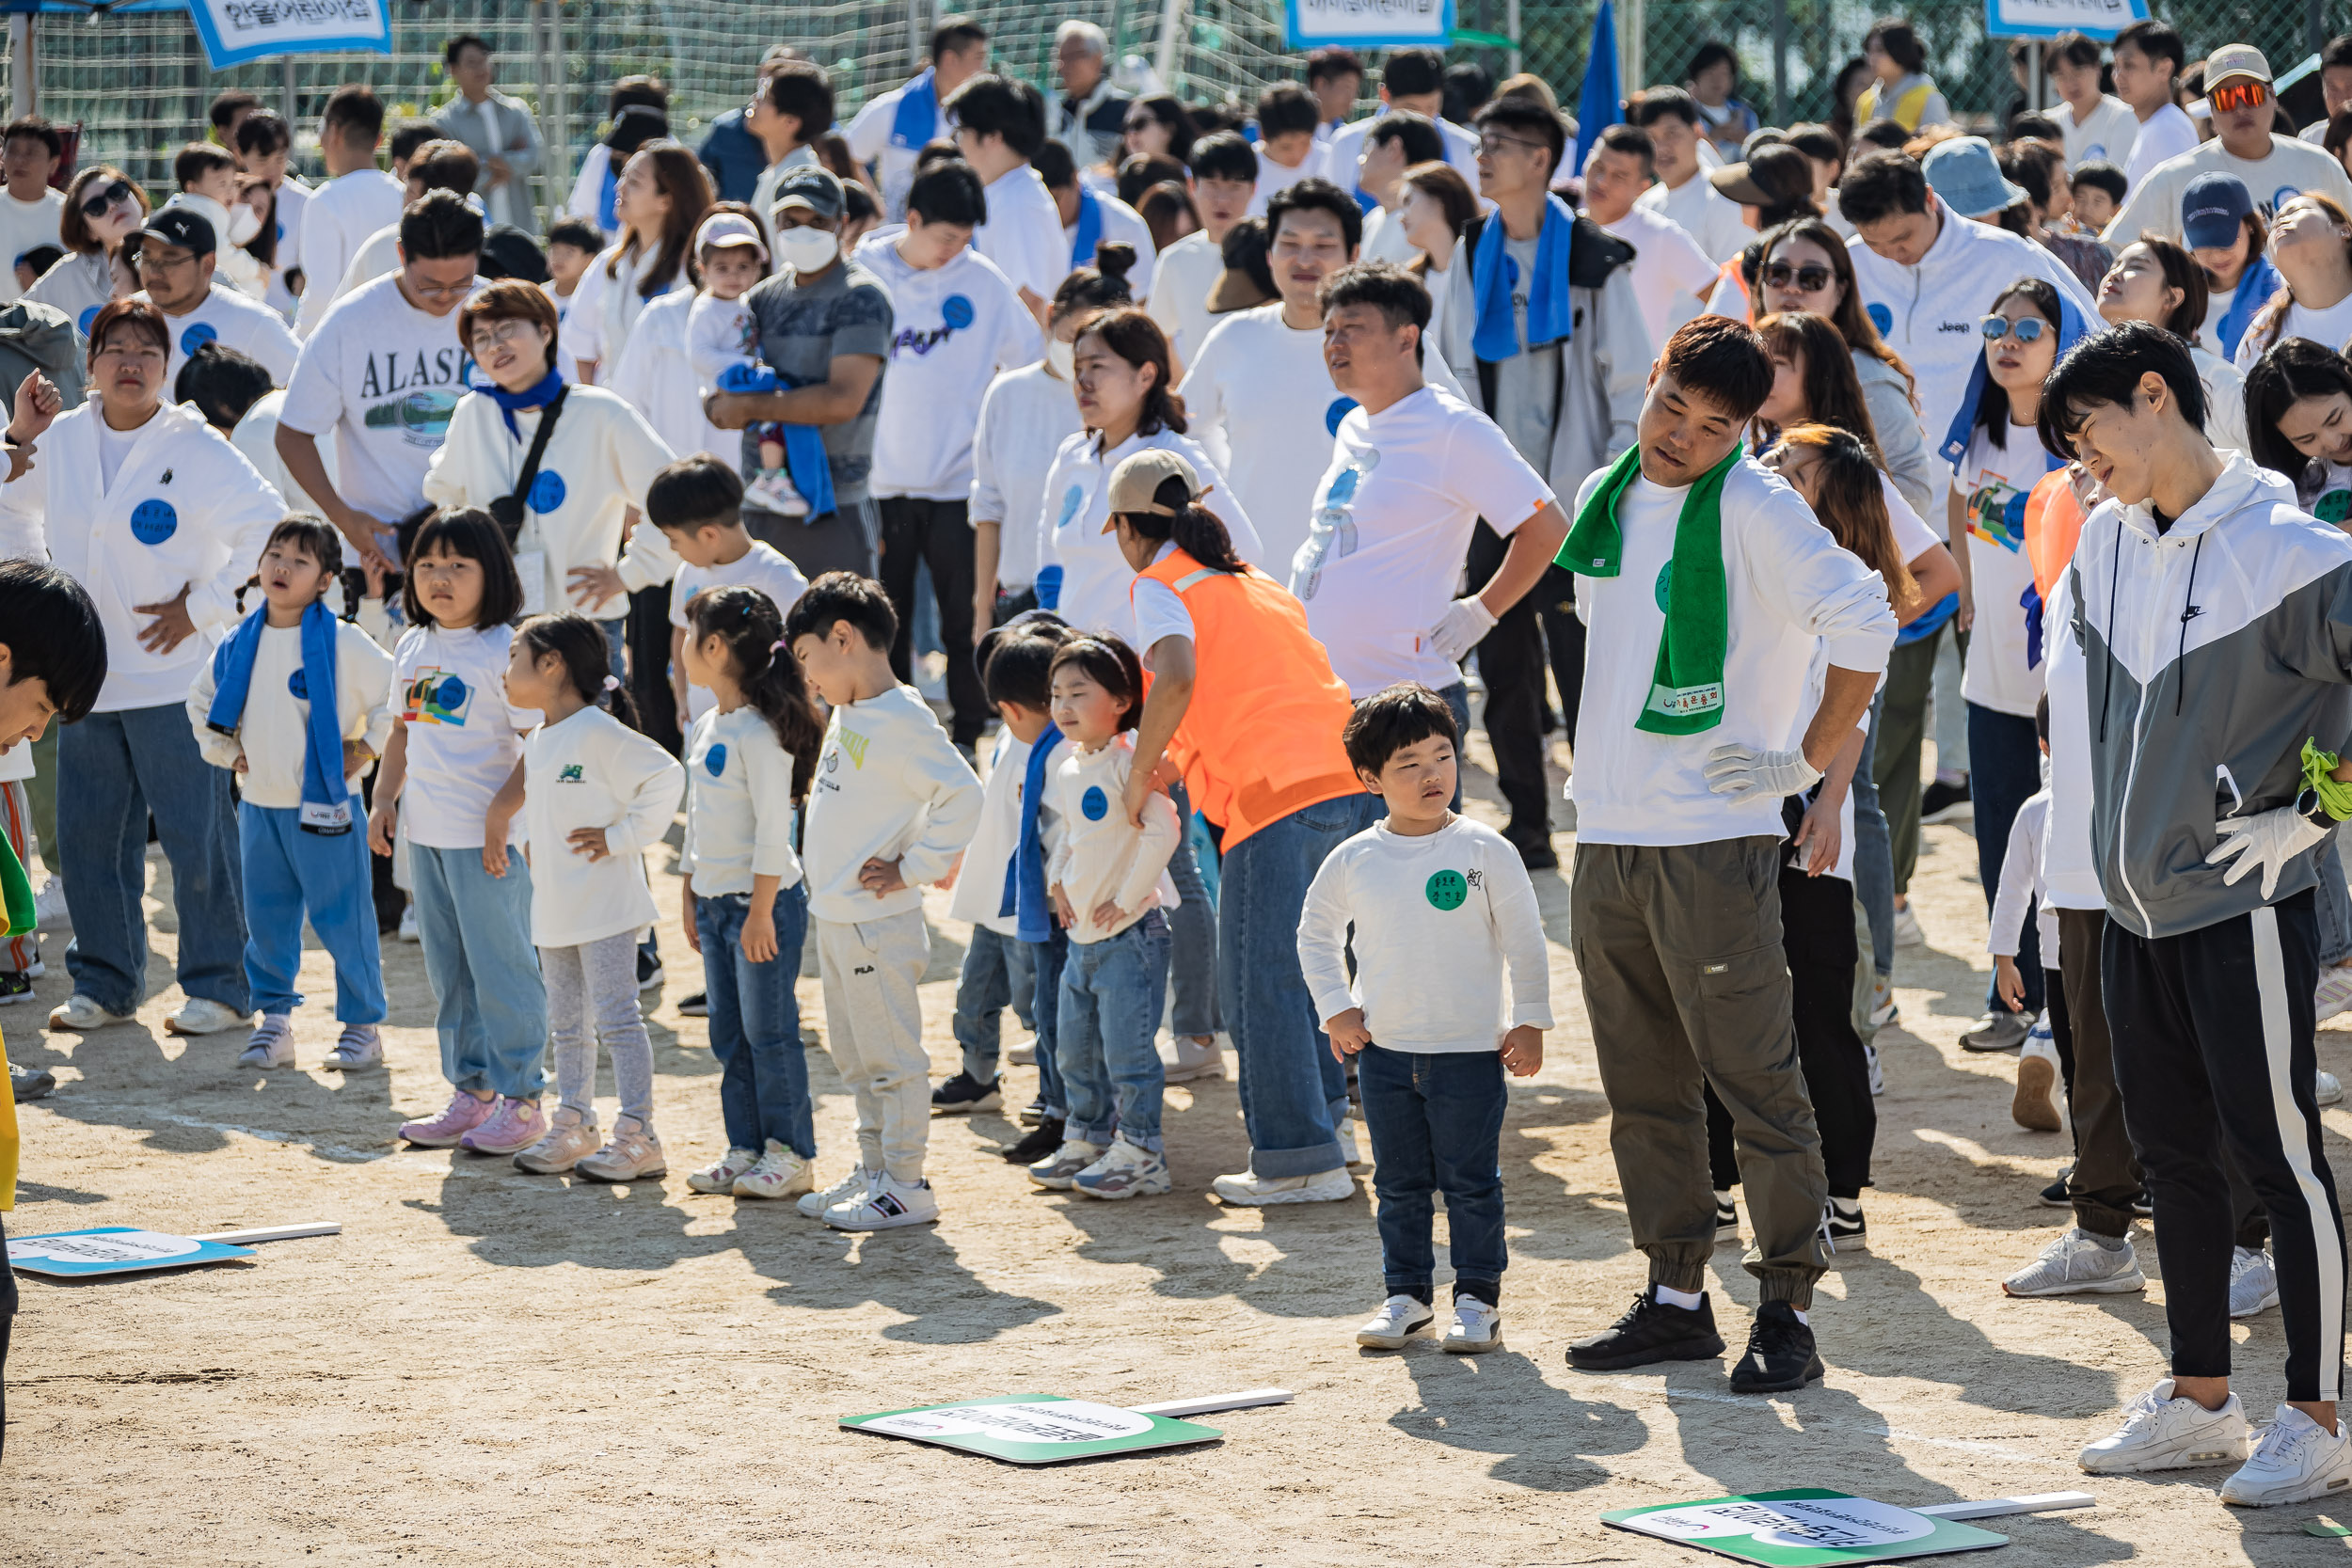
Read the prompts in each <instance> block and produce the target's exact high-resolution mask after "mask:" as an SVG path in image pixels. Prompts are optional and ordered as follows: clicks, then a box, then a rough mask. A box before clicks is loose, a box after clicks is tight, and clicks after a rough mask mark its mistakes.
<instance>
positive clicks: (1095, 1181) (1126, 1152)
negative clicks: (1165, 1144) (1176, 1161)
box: [1070, 1135, 1174, 1198]
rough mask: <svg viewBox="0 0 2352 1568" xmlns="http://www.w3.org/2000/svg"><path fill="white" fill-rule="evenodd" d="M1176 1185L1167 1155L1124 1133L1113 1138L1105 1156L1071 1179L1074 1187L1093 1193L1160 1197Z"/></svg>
mask: <svg viewBox="0 0 2352 1568" xmlns="http://www.w3.org/2000/svg"><path fill="white" fill-rule="evenodd" d="M1172 1185H1174V1183H1173V1182H1172V1181H1171V1180H1169V1177H1168V1160H1167V1158H1166V1156H1164V1155H1159V1154H1154V1153H1153V1152H1152V1150H1150V1149H1148V1148H1143V1147H1142V1146H1141V1145H1139V1144H1131V1143H1129V1142H1128V1141H1127V1140H1126V1138H1125V1137H1124V1136H1123V1135H1122V1136H1120V1137H1116V1138H1113V1139H1112V1140H1111V1146H1110V1148H1106V1149H1104V1151H1103V1157H1102V1158H1101V1159H1099V1160H1097V1161H1095V1162H1094V1163H1093V1164H1090V1165H1089V1166H1087V1167H1086V1169H1084V1170H1082V1171H1080V1172H1079V1173H1078V1174H1077V1175H1075V1176H1073V1177H1072V1178H1071V1179H1070V1190H1071V1191H1072V1192H1073V1193H1084V1194H1085V1195H1086V1196H1089V1197H1104V1198H1120V1197H1156V1196H1159V1195H1160V1194H1162V1193H1164V1192H1167V1191H1168V1188H1169V1187H1170V1186H1172Z"/></svg>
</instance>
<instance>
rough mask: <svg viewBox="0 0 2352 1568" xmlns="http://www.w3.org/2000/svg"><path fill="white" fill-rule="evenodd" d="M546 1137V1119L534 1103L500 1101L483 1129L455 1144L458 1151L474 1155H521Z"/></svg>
mask: <svg viewBox="0 0 2352 1568" xmlns="http://www.w3.org/2000/svg"><path fill="white" fill-rule="evenodd" d="M547 1135H548V1118H547V1117H543V1116H541V1115H540V1114H539V1102H538V1101H535V1100H509V1099H507V1098H506V1097H505V1096H503V1095H501V1096H500V1097H499V1101H498V1109H497V1110H496V1111H494V1112H492V1113H491V1115H490V1116H489V1117H488V1118H487V1119H486V1120H485V1121H484V1122H483V1123H482V1125H480V1126H479V1127H476V1128H475V1129H474V1130H473V1131H472V1132H468V1133H467V1134H466V1135H465V1136H464V1137H461V1138H459V1139H458V1140H457V1147H458V1148H463V1149H466V1150H468V1151H469V1152H470V1153H474V1154H520V1153H521V1152H522V1151H523V1150H524V1149H526V1148H530V1147H531V1146H532V1144H535V1143H537V1142H538V1141H539V1140H540V1139H541V1138H544V1137H546V1136H547Z"/></svg>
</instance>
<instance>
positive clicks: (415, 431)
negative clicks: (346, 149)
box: [278, 277, 473, 523]
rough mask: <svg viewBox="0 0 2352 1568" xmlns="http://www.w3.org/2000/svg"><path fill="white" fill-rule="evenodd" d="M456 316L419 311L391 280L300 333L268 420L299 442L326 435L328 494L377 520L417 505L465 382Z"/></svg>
mask: <svg viewBox="0 0 2352 1568" xmlns="http://www.w3.org/2000/svg"><path fill="white" fill-rule="evenodd" d="M472 370H473V361H472V359H471V358H470V357H469V356H468V355H467V353H466V351H465V349H464V348H462V347H461V346H459V344H458V341H457V311H456V310H455V309H452V310H451V311H450V312H449V314H447V315H445V316H436V315H433V314H431V313H429V312H427V311H423V310H420V309H417V308H416V307H415V306H413V305H411V304H409V303H408V298H407V296H406V295H405V294H403V293H401V292H400V279H399V277H379V278H377V279H376V280H375V281H374V282H373V283H370V284H368V285H366V286H365V287H364V288H359V289H355V290H353V291H352V292H351V293H348V294H346V295H344V296H343V297H342V299H340V300H338V301H336V303H335V308H334V309H332V310H329V311H328V312H327V313H326V315H325V316H324V317H323V318H321V319H320V321H319V324H318V325H316V326H315V327H313V328H312V329H311V331H310V337H309V338H308V339H307V340H305V341H304V342H303V345H302V356H301V357H300V358H299V359H298V360H296V361H295V364H294V374H293V376H292V377H290V378H289V379H288V381H287V383H286V407H285V409H284V411H283V412H282V413H281V414H280V415H279V416H278V420H279V422H280V423H281V424H283V425H284V426H285V427H286V428H287V429H289V430H297V431H300V432H302V433H303V434H304V435H306V436H324V435H326V433H327V432H328V431H330V430H331V431H333V432H334V433H335V487H336V489H337V490H338V491H339V492H340V493H341V494H342V498H343V499H344V501H345V502H347V503H348V504H349V505H351V506H353V507H356V508H358V510H359V511H361V512H364V513H366V514H367V515H369V516H371V517H373V518H374V519H376V521H378V522H381V523H396V522H398V521H400V519H401V518H403V517H405V516H406V515H408V514H409V513H411V512H414V511H415V510H416V509H417V508H418V507H420V506H422V505H423V504H424V475H425V470H426V469H427V468H429V467H432V464H433V454H434V453H435V452H437V451H440V449H441V441H442V439H443V438H444V437H445V436H448V435H449V420H450V415H451V414H452V413H453V412H454V411H455V409H456V407H457V400H458V399H460V398H462V397H464V396H465V395H466V393H467V391H468V390H469V388H470V385H471V383H470V382H469V373H470V372H472Z"/></svg>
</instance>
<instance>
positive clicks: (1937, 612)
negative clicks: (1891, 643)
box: [1895, 593, 1960, 648]
mask: <svg viewBox="0 0 2352 1568" xmlns="http://www.w3.org/2000/svg"><path fill="white" fill-rule="evenodd" d="M1959 613H1960V595H1959V594H1957V593H1953V594H1945V595H1944V596H1943V597H1942V598H1940V599H1938V600H1936V601H1935V603H1933V604H1931V605H1930V606H1929V607H1928V610H1927V613H1926V614H1924V615H1921V616H1920V617H1919V618H1918V619H1917V620H1915V621H1914V622H1912V623H1911V625H1909V626H1905V627H1903V629H1902V630H1900V631H1899V632H1897V633H1896V634H1895V646H1897V647H1898V648H1899V647H1901V646H1903V645H1904V644H1905V643H1907V642H1916V641H1919V640H1920V639H1921V638H1923V637H1933V636H1934V635H1935V634H1936V633H1937V632H1939V631H1942V630H1943V629H1944V623H1946V622H1947V621H1949V620H1950V619H1951V618H1952V617H1953V616H1955V615H1957V614H1959Z"/></svg>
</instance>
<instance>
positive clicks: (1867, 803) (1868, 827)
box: [1853, 689, 1895, 974]
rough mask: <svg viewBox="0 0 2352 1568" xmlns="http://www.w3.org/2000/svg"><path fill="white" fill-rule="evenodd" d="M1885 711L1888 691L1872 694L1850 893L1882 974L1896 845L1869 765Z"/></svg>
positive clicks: (1857, 776) (1856, 777) (1891, 921)
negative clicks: (1865, 921) (1864, 917)
mask: <svg viewBox="0 0 2352 1568" xmlns="http://www.w3.org/2000/svg"><path fill="white" fill-rule="evenodd" d="M1885 712H1886V692H1885V691H1884V689H1881V690H1880V692H1879V693H1878V695H1877V696H1875V697H1872V698H1871V699H1870V729H1869V733H1868V734H1867V736H1864V738H1863V742H1862V761H1861V762H1860V763H1859V764H1858V765H1857V766H1856V767H1855V768H1854V770H1853V893H1854V897H1856V898H1857V899H1859V900H1860V901H1861V903H1862V910H1863V912H1864V913H1865V914H1867V915H1868V916H1869V917H1870V967H1871V968H1872V969H1875V970H1877V971H1878V972H1879V973H1880V974H1894V973H1895V846H1894V839H1893V835H1892V834H1891V833H1889V832H1888V831H1887V827H1886V813H1885V812H1883V811H1882V810H1880V809H1879V784H1878V777H1877V775H1876V774H1874V773H1873V772H1871V770H1870V769H1871V768H1872V767H1873V766H1875V764H1876V763H1877V760H1878V749H1879V720H1880V719H1881V718H1883V716H1884V715H1885Z"/></svg>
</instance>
